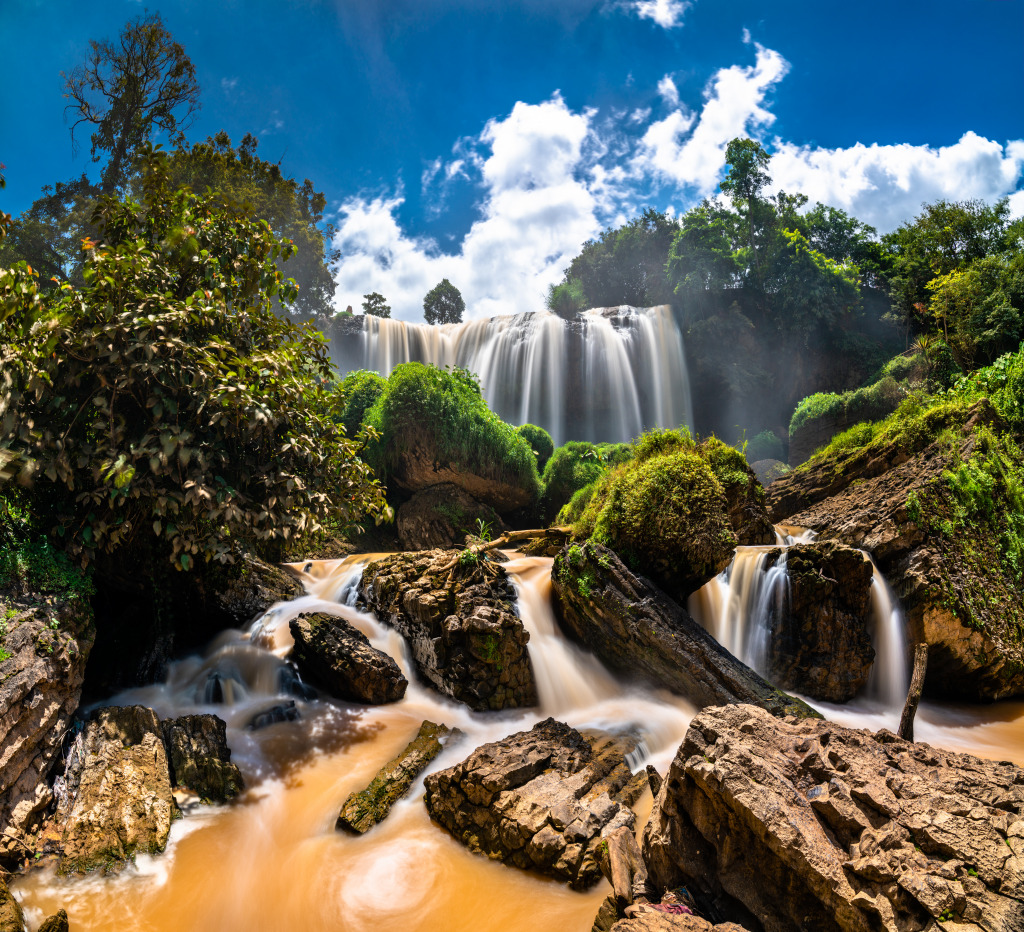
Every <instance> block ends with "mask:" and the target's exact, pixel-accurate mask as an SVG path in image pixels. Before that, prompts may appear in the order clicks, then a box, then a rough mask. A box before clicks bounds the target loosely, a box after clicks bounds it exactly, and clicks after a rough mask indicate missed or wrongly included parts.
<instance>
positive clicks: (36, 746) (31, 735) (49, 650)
mask: <svg viewBox="0 0 1024 932" xmlns="http://www.w3.org/2000/svg"><path fill="white" fill-rule="evenodd" d="M0 612H3V614H4V616H6V615H7V614H8V613H13V614H11V616H10V617H8V618H6V629H7V633H6V634H5V635H4V637H3V641H2V645H3V649H4V650H5V651H6V652H7V653H9V654H10V656H9V657H8V658H7V659H6V660H2V661H0V710H3V714H2V715H0V862H6V863H8V864H12V863H15V862H17V861H19V860H20V859H21V858H23V857H24V855H25V848H24V847H23V845H24V844H25V838H26V833H28V832H29V831H31V830H32V829H33V828H34V827H35V826H36V824H37V823H38V822H39V820H40V819H41V817H42V815H43V813H44V811H45V810H46V808H47V807H48V806H49V805H50V803H51V801H52V799H53V796H52V794H51V792H50V788H49V785H48V784H49V777H50V774H51V773H52V771H53V770H54V768H55V767H56V766H57V765H58V763H59V761H60V749H61V740H62V738H63V736H64V733H65V732H66V731H67V729H68V727H69V725H70V724H71V720H72V717H73V716H74V713H75V710H76V709H77V708H78V704H79V701H80V699H81V695H82V682H83V680H84V678H85V665H86V661H87V659H88V657H89V652H90V650H91V648H92V645H93V641H94V639H95V636H96V629H95V625H94V622H93V615H92V610H91V609H90V608H89V605H88V602H87V601H85V600H84V599H81V600H79V599H74V600H65V599H58V598H55V597H48V598H44V597H34V596H26V597H24V598H18V599H14V598H13V597H10V596H3V597H0Z"/></svg>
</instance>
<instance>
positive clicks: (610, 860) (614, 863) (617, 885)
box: [598, 825, 647, 916]
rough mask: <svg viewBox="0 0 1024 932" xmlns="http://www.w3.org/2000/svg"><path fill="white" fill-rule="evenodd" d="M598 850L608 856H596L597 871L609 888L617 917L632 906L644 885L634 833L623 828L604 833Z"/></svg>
mask: <svg viewBox="0 0 1024 932" xmlns="http://www.w3.org/2000/svg"><path fill="white" fill-rule="evenodd" d="M600 848H603V849H604V851H605V852H606V853H607V855H606V856H605V857H602V856H600V853H599V856H598V867H599V868H600V869H601V873H602V874H604V876H605V878H606V879H607V880H608V882H609V883H610V884H611V885H612V898H613V902H614V904H615V908H616V912H617V913H618V915H619V916H622V915H624V914H625V909H626V907H627V906H631V905H632V904H633V899H634V897H635V896H636V891H637V890H638V889H640V890H643V889H644V888H645V887H646V885H647V867H646V865H645V864H644V861H643V856H642V855H641V853H640V846H639V845H638V844H637V843H636V836H635V835H634V834H633V830H632V829H631V828H628V827H627V826H625V825H621V826H619V827H618V828H617V829H615V830H614V831H611V832H607V833H605V837H604V841H603V842H602V844H601V846H600Z"/></svg>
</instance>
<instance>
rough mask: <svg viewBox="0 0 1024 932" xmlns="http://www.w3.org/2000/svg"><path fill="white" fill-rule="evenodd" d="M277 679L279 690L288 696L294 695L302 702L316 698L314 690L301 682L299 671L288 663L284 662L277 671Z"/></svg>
mask: <svg viewBox="0 0 1024 932" xmlns="http://www.w3.org/2000/svg"><path fill="white" fill-rule="evenodd" d="M277 681H278V688H279V689H280V691H281V692H283V693H286V694H287V695H289V696H294V697H295V698H296V699H301V700H303V702H312V701H313V700H314V699H316V690H315V689H314V688H313V687H312V686H308V685H307V684H306V683H303V682H302V678H301V677H300V676H299V671H298V670H296V669H295V667H294V666H293V665H292V664H290V663H286V664H285V665H284V666H283V667H281V669H280V670H279V671H278V674H277Z"/></svg>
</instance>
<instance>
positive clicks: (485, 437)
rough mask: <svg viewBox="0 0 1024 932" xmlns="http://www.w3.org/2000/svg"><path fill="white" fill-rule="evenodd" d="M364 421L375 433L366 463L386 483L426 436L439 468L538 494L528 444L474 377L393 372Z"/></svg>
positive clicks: (415, 369)
mask: <svg viewBox="0 0 1024 932" xmlns="http://www.w3.org/2000/svg"><path fill="white" fill-rule="evenodd" d="M364 421H365V423H366V424H368V425H370V426H371V427H372V428H373V429H374V430H375V431H377V432H378V433H379V437H378V438H377V439H375V440H373V441H371V442H370V443H369V445H368V446H367V448H366V458H367V460H368V462H370V463H371V464H372V465H373V466H374V468H375V469H376V470H377V473H378V475H379V476H381V478H382V479H384V480H385V481H386V479H387V477H388V476H390V474H391V471H392V470H393V469H394V467H395V465H396V464H397V463H398V461H399V458H400V456H401V454H402V453H403V452H404V451H405V450H406V449H408V447H409V445H410V444H413V443H415V442H416V440H417V439H418V438H423V437H424V435H427V436H428V437H429V440H430V444H431V445H432V448H433V450H434V453H435V456H436V457H437V464H438V465H439V466H451V467H452V468H455V469H458V468H466V469H469V470H471V471H473V472H476V473H477V474H479V475H484V476H490V477H493V478H495V479H501V480H503V481H507V482H509V483H511V484H513V485H516V486H519V487H521V488H525V489H528V490H530V491H531V492H533V493H534V494H539V491H540V479H539V476H538V474H537V461H536V457H535V456H534V453H533V450H532V449H531V448H530V445H529V443H527V441H526V440H525V438H524V437H523V436H522V435H521V434H520V433H519V432H518V431H517V430H516V429H515V428H514V427H512V426H510V425H509V424H506V423H505V422H504V421H502V420H501V418H499V417H498V416H497V415H496V414H494V413H493V412H492V411H491V410H490V408H488V407H487V402H485V401H484V399H483V396H482V395H481V394H480V384H479V382H478V381H477V378H476V376H474V375H473V374H472V373H471V372H468V371H467V370H465V369H439V368H437V367H436V366H429V365H424V364H423V363H418V362H408V363H403V364H402V365H400V366H396V367H395V370H394V371H393V372H392V373H391V375H390V376H389V377H388V379H387V384H386V386H385V388H384V392H383V394H382V395H381V396H380V398H379V399H378V400H377V402H376V403H375V404H374V406H373V407H372V408H371V409H370V410H369V411H367V413H366V415H365V418H364Z"/></svg>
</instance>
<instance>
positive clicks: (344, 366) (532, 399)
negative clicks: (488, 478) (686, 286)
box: [330, 305, 693, 444]
mask: <svg viewBox="0 0 1024 932" xmlns="http://www.w3.org/2000/svg"><path fill="white" fill-rule="evenodd" d="M330 333H331V337H332V338H331V351H332V353H333V356H334V362H335V365H336V366H337V367H338V369H339V371H341V372H343V373H344V372H349V371H352V370H353V369H371V370H374V371H376V372H380V373H381V374H383V375H388V374H389V373H390V372H391V371H392V369H394V368H395V366H397V365H399V364H400V363H403V362H411V361H418V362H427V363H433V364H434V365H437V366H461V367H463V368H466V369H469V370H470V371H472V372H475V373H476V374H477V375H478V376H479V377H480V385H481V388H482V390H483V394H484V397H485V398H486V399H487V402H488V404H489V405H490V406H491V409H492V410H493V411H495V413H497V414H498V416H499V417H501V418H502V419H503V420H505V421H508V422H509V423H511V424H524V423H527V422H530V423H533V424H538V425H540V426H541V427H543V428H545V430H547V431H548V432H549V433H550V434H551V436H552V439H553V440H554V441H555V443H556V444H561V443H564V442H565V441H566V440H570V439H572V440H591V441H594V442H601V441H626V440H632V439H633V438H634V437H636V436H638V435H639V434H640V433H642V432H643V431H644V430H646V429H649V428H652V427H679V426H680V425H683V424H686V425H689V426H691V427H692V426H693V407H692V403H691V400H690V383H689V376H688V374H687V370H686V355H685V352H684V346H683V337H682V333H681V332H680V330H679V328H678V326H677V324H676V322H675V318H674V317H673V315H672V309H671V308H670V307H669V306H668V305H662V306H659V307H652V308H644V309H638V308H632V307H616V308H595V309H593V310H590V311H587V312H586V313H584V314H581V315H580V316H579V317H577V318H576V319H574V320H571V321H565V320H562V319H561V318H560V317H557V316H556V315H554V314H551V313H548V312H547V311H538V312H536V313H533V314H517V315H514V316H506V317H492V318H490V319H487V320H471V321H467V322H466V323H463V324H444V325H442V326H435V327H432V326H428V325H426V324H411V323H405V322H404V321H400V320H390V319H383V318H378V317H372V316H363V317H357V318H338V319H336V321H334V322H333V323H332V325H331V328H330Z"/></svg>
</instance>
